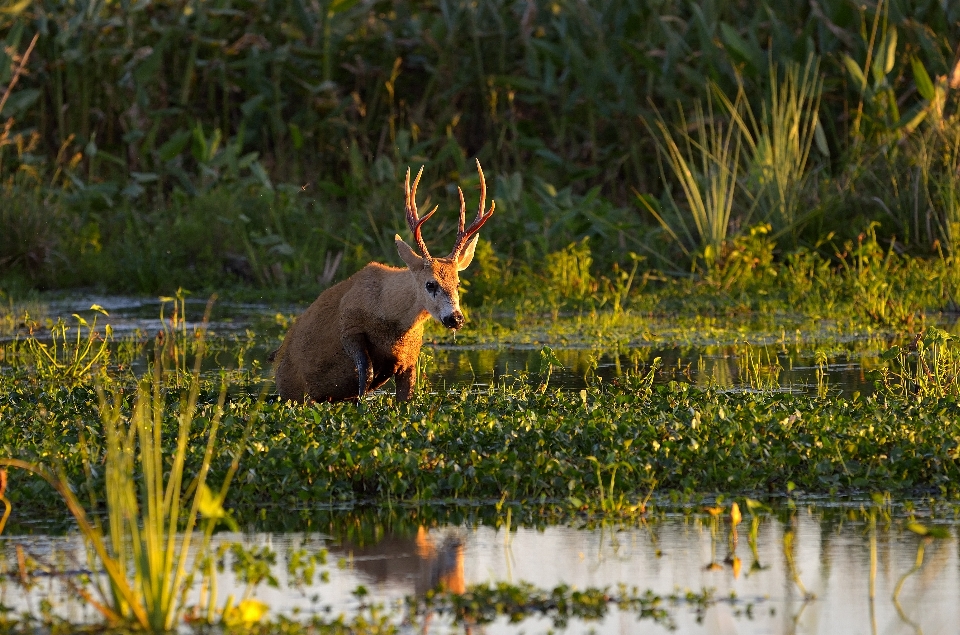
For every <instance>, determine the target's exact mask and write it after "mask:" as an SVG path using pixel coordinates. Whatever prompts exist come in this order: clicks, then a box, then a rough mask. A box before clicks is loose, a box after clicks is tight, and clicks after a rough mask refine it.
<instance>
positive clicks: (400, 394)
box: [394, 366, 417, 401]
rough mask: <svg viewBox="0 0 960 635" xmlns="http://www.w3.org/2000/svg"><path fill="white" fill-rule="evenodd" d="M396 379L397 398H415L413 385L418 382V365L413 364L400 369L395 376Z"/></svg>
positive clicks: (407, 399) (402, 399) (404, 399)
mask: <svg viewBox="0 0 960 635" xmlns="http://www.w3.org/2000/svg"><path fill="white" fill-rule="evenodd" d="M394 380H395V381H396V382H397V399H398V400H400V401H410V400H411V399H413V387H414V386H416V384H417V367H416V366H412V367H410V368H408V369H406V370H403V371H400V372H399V373H397V374H396V375H395V376H394Z"/></svg>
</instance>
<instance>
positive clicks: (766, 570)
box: [0, 504, 960, 635]
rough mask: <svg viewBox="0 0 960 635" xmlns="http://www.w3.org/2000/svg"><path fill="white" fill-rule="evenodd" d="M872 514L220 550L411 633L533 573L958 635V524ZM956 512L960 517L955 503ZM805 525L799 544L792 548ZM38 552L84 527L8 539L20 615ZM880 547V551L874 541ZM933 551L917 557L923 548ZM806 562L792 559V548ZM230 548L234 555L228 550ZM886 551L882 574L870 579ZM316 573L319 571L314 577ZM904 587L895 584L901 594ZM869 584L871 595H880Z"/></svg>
mask: <svg viewBox="0 0 960 635" xmlns="http://www.w3.org/2000/svg"><path fill="white" fill-rule="evenodd" d="M861 509H862V508H861V507H860V506H858V505H853V506H830V505H822V504H821V505H819V506H815V505H809V506H804V505H800V506H798V508H797V509H796V511H795V512H793V513H792V514H786V513H785V514H781V515H780V518H779V519H778V518H777V517H774V516H772V515H764V516H763V517H762V519H761V521H760V523H759V526H758V530H757V532H756V540H755V541H753V544H751V542H752V541H751V540H750V518H749V516H747V517H746V518H745V519H744V522H743V523H741V524H740V525H739V528H738V535H737V539H736V540H734V538H733V536H732V533H731V524H730V521H729V518H728V517H727V516H726V515H725V514H724V515H721V516H720V517H718V518H716V519H714V518H713V517H711V516H709V515H706V514H702V513H699V512H698V513H695V514H691V515H683V514H667V515H665V516H660V517H657V518H656V519H651V520H649V521H646V522H642V523H635V524H633V525H632V526H629V527H622V526H621V527H617V526H607V527H601V528H592V529H586V528H577V527H571V526H550V527H546V528H544V529H533V528H520V529H514V530H513V531H511V532H508V531H506V530H505V529H504V528H503V527H501V528H499V529H496V528H493V527H490V526H484V525H453V526H440V527H433V528H426V527H419V528H410V529H409V530H407V531H403V532H397V533H390V532H387V533H386V534H385V535H382V536H380V537H379V538H378V539H377V540H375V541H370V542H368V543H367V544H364V545H359V544H355V543H351V542H350V541H348V540H343V539H337V538H336V537H333V536H329V535H325V534H322V533H254V532H252V533H244V534H239V533H238V534H225V533H224V534H218V535H217V536H216V541H217V543H219V544H225V543H229V542H234V541H239V542H242V543H244V544H245V545H246V546H247V547H257V548H260V547H264V546H267V547H269V548H270V549H271V550H272V551H273V552H275V553H276V554H277V565H276V566H275V567H274V574H275V576H276V578H277V586H276V587H271V586H268V585H260V586H258V587H256V588H254V589H253V591H252V595H253V596H254V597H256V598H257V599H260V600H262V601H264V602H266V603H267V604H268V605H269V606H270V611H271V614H272V615H278V614H284V615H290V616H292V615H295V614H297V613H299V614H301V615H303V614H311V613H316V612H320V613H322V614H325V615H330V616H335V615H338V614H345V615H348V616H349V615H351V614H354V613H356V612H357V611H358V610H359V605H360V600H358V596H357V595H356V594H355V591H356V589H357V588H358V586H360V585H362V586H363V587H365V589H366V590H367V591H368V593H369V595H367V596H366V597H365V598H364V601H365V602H366V603H368V604H369V603H381V604H383V605H384V606H385V607H386V608H387V609H391V610H393V611H395V614H396V616H397V622H398V623H399V624H401V625H402V626H403V630H404V631H406V632H411V633H412V632H424V631H426V632H430V633H446V632H464V629H465V627H464V626H462V625H461V626H456V625H453V624H452V623H451V621H450V620H449V618H445V617H444V616H435V617H434V618H433V619H432V620H427V621H426V623H424V619H423V616H420V617H419V618H417V619H413V620H411V619H409V618H407V619H404V617H403V615H404V611H405V609H404V608H403V605H402V603H401V600H403V599H404V598H407V597H411V596H417V595H421V594H423V593H424V592H425V591H426V590H427V589H430V588H433V587H434V586H435V585H437V584H438V582H443V583H444V584H445V585H446V586H447V588H450V589H452V590H455V591H459V590H462V589H463V588H466V587H469V586H470V585H473V584H484V583H496V582H509V583H513V584H518V583H521V582H527V583H532V584H533V585H535V586H537V587H539V588H544V589H548V590H549V589H551V588H553V587H555V586H556V585H559V584H566V585H571V586H573V587H576V588H579V589H585V588H589V587H593V588H604V587H606V588H608V589H609V590H610V592H611V593H614V594H615V593H616V592H617V585H619V584H625V585H628V586H629V587H637V589H639V590H640V591H641V592H642V591H646V590H652V591H653V592H655V593H657V594H660V595H669V594H671V593H675V592H677V591H680V592H683V591H686V590H692V591H696V592H699V591H701V590H704V589H709V590H711V592H712V597H713V598H715V599H717V600H719V601H718V602H715V603H712V604H711V605H709V606H708V607H707V608H706V609H705V610H703V611H701V612H698V611H697V610H696V607H695V606H691V605H687V604H684V603H682V602H681V603H679V604H677V605H670V604H669V603H668V604H667V605H666V606H667V607H668V609H669V613H670V616H671V621H672V622H673V624H674V625H675V626H676V627H677V629H678V630H677V631H676V632H680V633H705V634H707V633H710V634H726V633H742V634H758V635H759V634H780V633H784V634H786V633H809V634H828V633H864V634H871V633H884V634H889V635H893V634H897V633H920V632H922V633H927V634H933V633H956V632H957V629H958V626H957V625H958V624H960V602H958V601H957V598H958V597H960V558H958V546H960V545H958V540H957V537H956V535H957V529H958V527H960V525H957V524H956V523H955V522H954V521H950V520H932V519H930V518H921V519H920V520H922V521H923V522H925V523H926V524H927V525H928V526H932V525H939V526H943V527H946V528H948V529H949V530H950V531H951V537H949V538H944V539H940V540H934V539H930V538H921V537H920V536H918V535H916V534H915V533H913V532H910V531H907V530H906V529H904V528H903V525H904V521H905V518H906V517H905V516H904V514H903V513H902V512H901V513H900V514H899V515H897V514H894V515H893V517H892V519H891V518H888V519H887V520H884V518H883V515H882V514H878V519H879V520H878V522H877V524H876V530H875V531H871V529H870V522H869V521H868V519H867V516H865V515H864V514H862V513H860V511H858V510H861ZM950 516H951V518H952V517H953V513H952V512H950ZM791 532H792V534H793V537H792V551H791V550H789V549H786V548H785V544H789V543H790V540H786V541H785V537H786V536H787V534H788V533H791ZM17 545H19V546H21V548H22V550H23V551H24V552H25V553H26V554H27V555H28V556H29V557H30V558H31V559H33V560H31V561H36V562H47V563H59V565H58V566H60V567H61V568H67V569H69V568H71V567H78V568H83V565H82V563H83V562H84V560H83V556H82V546H81V542H80V540H79V538H78V537H77V536H76V535H69V534H68V535H67V536H43V535H39V536H37V535H34V536H4V537H2V538H0V555H2V558H3V563H2V565H3V569H4V571H5V573H6V575H5V576H3V578H4V580H5V581H4V582H3V583H2V585H0V604H3V605H6V606H7V607H10V608H12V609H13V610H14V611H15V612H17V613H19V612H21V611H23V610H28V609H33V610H36V608H37V607H38V603H39V602H40V600H41V599H42V598H44V597H49V594H50V593H51V592H57V591H58V589H59V590H60V591H62V585H61V580H62V579H61V578H60V577H56V576H46V577H43V576H40V577H34V578H31V581H30V582H29V584H28V586H29V587H30V588H29V589H28V588H25V587H24V586H23V585H22V584H20V583H19V582H17V581H16V579H17V576H16V571H17V564H16V562H17V556H16V547H17ZM872 545H873V546H872ZM921 546H923V555H922V560H920V566H919V567H916V566H915V565H916V564H917V562H918V548H920V547H921ZM301 549H305V550H306V552H308V553H316V552H319V551H320V550H326V551H327V564H326V566H325V567H321V569H325V570H326V571H327V572H328V576H329V577H328V580H327V581H325V582H324V581H321V580H320V579H319V577H318V578H317V579H315V580H314V583H313V584H312V585H303V584H295V583H293V582H292V581H291V578H290V575H289V574H288V571H287V566H286V563H287V562H288V559H289V554H291V553H293V552H294V551H296V550H301ZM790 556H792V562H793V563H794V566H793V567H791V557H790ZM228 558H229V556H228ZM872 558H874V559H875V560H874V562H875V565H874V567H875V573H874V574H871V559H872ZM229 570H230V567H229V566H228V567H227V572H226V573H224V574H222V577H221V580H220V589H221V590H220V597H226V596H227V595H228V594H234V595H235V596H236V597H240V596H241V595H242V594H243V585H241V584H239V583H237V581H236V579H235V578H233V577H232V575H231V574H230V573H229ZM318 575H319V574H318ZM898 585H899V586H900V588H899V593H897V594H896V596H895V592H896V591H897V587H898ZM871 591H872V594H873V597H874V599H873V601H871ZM55 610H56V611H57V612H58V613H61V614H62V615H63V616H64V617H68V618H69V619H71V620H72V621H89V620H95V619H96V616H95V614H94V613H93V612H92V611H91V610H90V609H89V608H86V607H83V606H82V605H80V604H79V603H71V602H69V601H66V600H64V601H62V602H59V603H57V602H55ZM550 630H556V629H555V627H554V625H553V623H552V622H551V620H550V619H549V618H547V617H531V618H527V619H525V620H522V621H520V622H519V623H516V624H511V623H509V621H508V620H506V619H505V618H499V619H498V620H496V621H494V622H493V623H491V624H487V625H483V626H482V627H480V629H479V630H477V629H474V631H473V632H484V633H491V634H494V633H505V634H506V633H510V634H516V633H540V632H547V631H550ZM565 632H571V633H580V632H596V633H610V634H615V633H616V634H619V633H634V632H644V633H661V632H663V633H665V632H669V630H668V625H666V624H657V623H654V622H652V621H651V620H649V619H644V620H642V621H638V618H637V615H636V614H634V613H631V612H629V611H622V612H621V611H617V610H616V609H615V608H612V610H611V611H609V612H608V613H607V614H606V616H605V617H604V618H603V619H601V620H599V621H586V620H571V622H570V624H569V625H568V626H567V627H566V629H565Z"/></svg>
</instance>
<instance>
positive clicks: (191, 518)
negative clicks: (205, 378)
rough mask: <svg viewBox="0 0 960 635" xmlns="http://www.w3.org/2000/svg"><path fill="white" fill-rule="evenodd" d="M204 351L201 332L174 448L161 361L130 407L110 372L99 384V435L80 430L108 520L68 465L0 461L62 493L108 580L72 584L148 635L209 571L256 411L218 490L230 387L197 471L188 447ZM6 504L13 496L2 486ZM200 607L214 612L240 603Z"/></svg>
mask: <svg viewBox="0 0 960 635" xmlns="http://www.w3.org/2000/svg"><path fill="white" fill-rule="evenodd" d="M158 352H159V351H158ZM202 355H203V345H202V336H201V343H200V348H199V351H198V352H197V356H196V362H195V365H194V369H193V373H192V376H191V377H192V378H191V381H190V383H189V387H188V388H187V390H186V392H185V393H184V395H183V397H182V398H181V401H180V405H179V408H178V410H177V411H176V412H175V413H172V414H173V418H174V419H175V421H176V430H177V432H176V435H175V437H174V439H173V444H172V447H171V444H170V440H169V439H166V438H165V437H164V434H163V428H164V426H165V423H167V422H168V421H169V418H170V413H168V412H167V411H166V406H165V403H166V392H167V390H168V387H167V385H166V384H165V382H164V374H163V372H162V368H161V363H160V362H159V360H158V361H156V362H155V363H153V364H152V372H151V374H150V375H149V376H147V377H144V378H142V379H141V380H139V381H138V382H137V385H136V389H135V393H134V396H133V402H132V404H130V402H129V399H127V398H125V397H124V395H123V391H122V390H121V388H120V386H118V385H115V384H111V383H110V382H109V378H107V377H101V379H100V380H99V383H98V385H97V392H98V394H99V399H100V406H99V409H100V416H101V425H102V437H100V438H99V439H89V438H86V437H84V436H82V437H81V444H80V448H81V451H82V452H83V454H84V464H85V465H84V470H85V473H86V475H87V479H88V483H87V489H88V491H89V492H90V501H89V503H90V508H89V509H90V510H91V511H93V510H98V509H99V508H100V497H99V496H97V494H96V489H95V488H94V485H93V483H92V474H93V473H94V471H95V470H99V464H100V463H101V462H102V464H103V469H104V472H105V490H104V493H103V504H104V505H105V507H106V516H105V519H104V520H101V519H100V516H99V515H96V514H91V511H88V510H87V509H86V508H85V507H84V506H83V504H82V503H81V502H80V500H79V499H78V497H77V494H76V493H75V490H76V488H75V485H74V484H72V483H71V482H70V481H69V480H68V478H67V476H66V474H65V472H64V471H63V469H62V468H58V467H57V466H55V465H53V466H50V465H41V464H37V463H31V462H28V461H24V460H21V459H15V458H0V466H2V467H6V468H17V469H21V470H25V471H27V472H30V473H33V474H35V475H37V476H39V477H40V478H42V479H44V480H45V481H47V483H49V484H50V486H51V487H53V488H54V489H55V490H56V491H57V493H58V494H59V495H60V497H61V498H62V500H63V502H64V503H65V504H66V506H67V509H68V510H69V512H70V514H71V515H72V516H73V518H74V520H75V521H76V523H77V527H78V529H79V530H80V533H81V535H82V537H83V539H84V542H85V544H86V546H87V548H88V557H89V559H90V568H91V569H92V570H94V571H104V575H103V576H98V575H95V576H92V578H91V584H92V587H93V593H92V594H91V593H90V592H89V591H88V590H87V589H85V588H81V587H75V590H76V591H77V592H78V593H79V594H80V595H81V596H83V597H84V598H85V599H87V600H88V601H89V602H90V604H91V605H92V606H94V607H95V608H96V609H97V610H98V611H99V612H100V613H101V614H102V616H103V617H104V619H106V620H107V622H108V623H110V624H112V625H116V626H122V625H128V626H135V627H137V628H141V629H144V630H147V631H150V632H169V631H171V630H173V629H174V628H175V627H176V626H177V624H178V623H179V621H180V619H181V618H182V617H183V615H184V611H185V609H186V603H187V593H188V591H189V590H190V588H191V585H192V582H193V580H194V579H195V577H196V576H197V575H198V574H199V573H203V572H202V571H201V567H202V565H203V563H204V562H206V561H207V556H208V551H209V547H210V540H211V536H212V534H213V530H214V528H215V527H216V525H217V524H218V522H220V521H221V520H223V519H225V518H226V512H225V511H224V509H223V501H224V498H225V497H226V494H227V489H228V488H229V486H230V482H231V480H232V479H233V476H234V474H235V473H236V471H237V469H238V466H239V458H240V455H241V450H240V448H242V447H243V446H244V444H245V442H246V439H247V437H248V435H249V433H250V430H251V429H252V426H253V424H254V421H255V420H256V413H257V410H256V409H254V410H253V411H252V412H251V413H250V414H249V417H248V420H247V423H246V427H245V429H244V432H243V435H242V438H241V441H240V448H238V449H237V450H236V451H235V452H234V458H233V460H232V463H231V464H230V467H229V468H228V470H227V472H226V475H225V477H224V480H223V482H222V483H221V484H220V485H219V487H212V486H211V485H210V484H209V483H208V480H207V479H208V474H209V470H210V465H211V462H212V461H213V460H214V458H215V457H216V456H217V454H218V441H217V434H218V431H219V428H220V423H221V421H222V418H223V414H224V401H225V398H226V385H224V386H223V388H222V389H221V391H220V394H219V398H218V401H217V404H216V407H215V409H214V411H213V415H212V416H211V417H210V418H209V420H206V421H203V425H204V428H205V429H204V430H203V431H202V432H200V435H203V436H206V443H205V450H204V452H203V458H202V460H201V463H200V466H199V469H198V471H197V473H196V474H194V475H190V474H188V473H187V471H186V470H187V461H186V459H187V453H188V446H189V445H190V444H193V443H196V441H197V431H196V430H195V428H196V425H197V423H198V418H197V405H198V397H199V392H200V360H201V358H202ZM158 357H159V355H158ZM101 452H102V455H101ZM5 476H6V475H5V474H4V483H3V485H5ZM0 500H3V501H4V502H6V499H3V498H2V488H0ZM8 510H9V507H8ZM7 513H9V512H7ZM5 520H6V514H5V516H4V521H5ZM0 529H2V524H0ZM200 609H201V610H202V611H204V612H206V613H207V614H208V615H210V616H211V618H212V617H213V616H216V615H219V614H226V613H228V612H230V611H231V610H234V607H232V606H225V607H223V608H222V610H219V609H217V607H212V606H211V607H200Z"/></svg>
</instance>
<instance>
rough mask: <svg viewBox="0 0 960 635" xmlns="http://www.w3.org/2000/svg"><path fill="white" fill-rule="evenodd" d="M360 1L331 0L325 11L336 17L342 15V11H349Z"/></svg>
mask: <svg viewBox="0 0 960 635" xmlns="http://www.w3.org/2000/svg"><path fill="white" fill-rule="evenodd" d="M359 1H360V0H333V2H331V3H330V8H329V9H328V10H327V13H328V14H329V15H336V14H338V13H343V12H344V11H349V10H350V9H352V8H353V7H354V6H356V4H357V2H359Z"/></svg>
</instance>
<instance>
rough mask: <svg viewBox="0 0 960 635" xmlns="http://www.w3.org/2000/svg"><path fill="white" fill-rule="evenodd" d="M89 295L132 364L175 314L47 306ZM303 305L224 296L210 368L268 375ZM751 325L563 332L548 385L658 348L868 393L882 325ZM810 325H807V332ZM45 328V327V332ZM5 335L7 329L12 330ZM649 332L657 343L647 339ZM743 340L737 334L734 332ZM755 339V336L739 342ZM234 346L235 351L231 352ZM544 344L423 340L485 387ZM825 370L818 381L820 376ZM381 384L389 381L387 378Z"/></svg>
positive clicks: (437, 357)
mask: <svg viewBox="0 0 960 635" xmlns="http://www.w3.org/2000/svg"><path fill="white" fill-rule="evenodd" d="M92 304H98V305H100V306H102V307H103V308H104V309H105V310H106V311H107V312H108V313H109V314H110V315H109V317H105V316H102V315H100V316H97V319H98V324H100V325H103V324H107V323H109V324H110V325H111V327H112V329H113V332H114V335H115V337H116V338H117V340H123V339H127V340H128V341H137V342H139V343H140V345H141V346H142V351H143V353H144V354H143V355H142V357H141V358H140V359H139V360H138V361H137V362H135V363H134V364H133V367H134V370H137V369H138V368H140V369H142V368H145V367H146V359H147V357H146V353H147V352H148V350H149V349H150V346H148V345H147V342H149V341H150V340H151V339H152V338H153V337H154V336H155V335H156V334H157V333H158V332H159V331H161V330H163V328H164V324H163V322H162V321H161V320H160V315H161V310H162V311H163V315H164V316H165V318H167V319H169V317H170V315H171V314H172V312H173V305H172V303H170V302H167V303H166V304H165V305H163V304H162V303H161V302H160V301H159V300H157V299H151V298H132V297H126V296H89V297H78V298H70V299H64V300H59V301H55V302H51V303H50V304H49V307H48V314H49V315H50V316H52V317H54V318H56V317H62V318H63V319H65V320H66V321H67V322H68V323H73V318H72V314H74V313H79V314H82V315H83V316H84V317H85V318H87V319H88V320H90V319H91V318H92V317H93V316H94V314H93V313H92V312H91V311H89V307H90V306H91V305H92ZM204 307H205V301H202V300H199V299H198V300H188V301H187V303H186V314H187V323H186V328H187V329H188V331H189V330H191V329H193V328H194V327H195V326H198V325H199V318H200V317H201V316H202V315H203V312H204ZM299 312H300V309H299V308H297V307H293V306H290V307H280V308H279V309H278V308H270V307H266V306H263V305H258V304H254V303H236V302H227V301H220V302H218V303H216V304H215V306H214V309H213V313H212V316H211V321H210V323H209V325H208V326H209V329H210V332H211V334H212V340H213V341H215V342H219V343H220V344H221V345H222V346H221V347H220V349H221V350H219V351H218V350H214V351H213V353H212V354H211V355H210V356H209V358H208V359H206V360H205V363H204V369H206V370H208V371H211V372H217V371H219V370H220V369H222V368H228V369H234V368H237V367H244V368H250V367H251V366H256V367H259V368H261V369H263V371H262V374H263V377H265V378H269V377H270V376H271V372H270V363H269V362H268V361H267V357H268V355H269V354H270V352H271V351H273V350H274V349H276V348H277V347H278V346H279V345H280V342H281V341H282V338H283V334H284V332H285V324H286V322H285V321H286V319H287V318H288V317H289V316H292V315H296V314H298V313H299ZM749 326H750V325H745V327H744V331H743V333H742V336H738V337H736V338H734V341H731V340H730V336H729V334H727V335H726V336H724V337H723V338H716V337H711V333H710V331H709V330H707V331H705V332H704V333H698V334H697V336H696V337H690V336H689V335H684V334H682V333H673V332H672V326H671V325H669V324H667V323H664V324H659V325H658V324H657V323H655V322H650V323H649V324H646V323H645V324H644V328H643V330H642V331H640V332H638V333H637V334H635V336H634V337H632V338H629V339H628V340H627V342H626V343H625V344H624V343H618V344H617V345H615V346H613V347H609V346H608V347H607V348H598V347H597V346H596V344H595V342H594V341H592V340H591V339H590V338H589V337H586V336H585V337H584V338H583V339H577V338H576V337H573V338H571V337H569V336H565V337H563V338H562V343H559V344H556V343H551V345H552V346H553V349H554V354H555V355H556V357H557V359H558V360H559V361H560V363H561V365H560V366H555V367H553V368H552V369H551V374H550V380H549V383H550V385H551V386H554V387H557V388H565V389H575V390H579V389H580V388H584V387H586V386H587V385H589V384H593V383H597V382H607V383H609V382H611V381H614V380H615V379H616V378H617V377H618V376H619V375H621V374H623V373H626V372H644V371H645V370H646V369H647V368H649V365H650V363H651V362H652V361H653V360H654V359H656V358H660V360H661V363H662V370H661V372H660V373H659V375H658V377H657V381H669V380H678V381H686V382H691V383H696V384H699V385H713V386H719V387H722V388H730V389H743V388H746V389H758V388H769V387H773V386H775V387H776V388H777V389H778V390H789V391H793V392H800V393H816V392H818V391H819V390H820V389H821V387H822V386H826V387H827V389H828V391H830V392H832V393H834V394H844V395H848V396H849V395H852V394H853V393H857V392H859V393H863V394H869V393H870V392H872V390H873V382H872V381H871V380H870V379H869V377H868V376H867V369H868V368H870V367H872V366H874V365H876V362H877V357H878V355H879V353H880V352H881V351H882V350H884V348H885V346H886V344H887V343H888V341H887V340H888V339H889V338H887V339H882V338H880V337H878V335H877V334H876V333H866V334H859V335H858V334H853V335H850V334H847V335H839V336H838V335H837V334H818V333H813V334H812V336H813V337H808V340H809V341H806V342H804V341H801V340H800V339H798V338H799V333H798V334H797V335H796V336H795V337H794V339H791V338H790V337H787V336H786V335H785V333H786V331H787V330H789V329H786V328H784V329H782V330H781V332H780V335H779V336H772V335H770V334H769V333H767V334H763V333H759V332H753V331H751V330H750V328H748V327H749ZM650 328H653V329H655V330H656V329H657V328H660V329H662V330H663V331H665V332H668V333H667V334H666V336H665V337H664V335H665V333H661V334H660V335H661V337H658V336H656V334H654V335H651V333H650V332H649V329H650ZM809 335H810V334H808V336H809ZM39 336H41V337H42V336H43V333H42V332H41V333H40V334H39ZM671 338H673V339H682V340H689V341H693V342H694V343H693V344H690V343H686V344H684V345H683V346H679V345H669V346H665V345H663V344H658V343H657V342H659V341H663V340H664V339H667V340H669V339H671ZM8 339H9V338H8ZM530 339H531V340H532V341H547V339H548V338H547V336H546V335H545V334H542V333H541V334H531V338H530ZM650 340H652V341H653V342H654V343H652V344H651V343H650ZM737 340H740V341H737ZM746 341H750V342H753V344H752V345H749V344H745V343H743V342H746ZM231 347H232V348H233V349H234V350H236V351H239V355H234V354H231ZM542 348H543V344H541V343H536V344H530V343H525V344H511V345H506V346H505V345H497V344H480V345H477V344H469V345H457V344H456V342H455V340H454V341H453V343H450V342H449V340H447V341H445V342H444V343H440V344H433V345H431V344H427V345H425V346H424V351H425V352H426V353H427V354H428V360H427V364H426V378H427V380H428V381H429V382H430V383H431V385H432V386H433V387H434V388H435V389H438V390H443V389H448V388H453V387H459V386H465V385H468V386H474V387H477V388H484V387H486V386H489V385H490V384H491V383H495V382H499V381H504V380H507V381H511V380H513V379H515V378H518V377H520V378H526V380H527V381H531V382H536V383H538V384H539V383H541V382H542V381H543V379H544V374H543V373H542V371H543V364H542V359H541V349H542ZM821 348H822V349H824V352H825V355H826V357H825V359H823V360H820V362H821V363H819V364H818V363H817V360H816V354H815V353H816V350H819V349H821ZM821 374H822V381H821V379H820V376H821ZM384 390H392V384H388V385H387V386H386V387H385V388H384Z"/></svg>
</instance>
